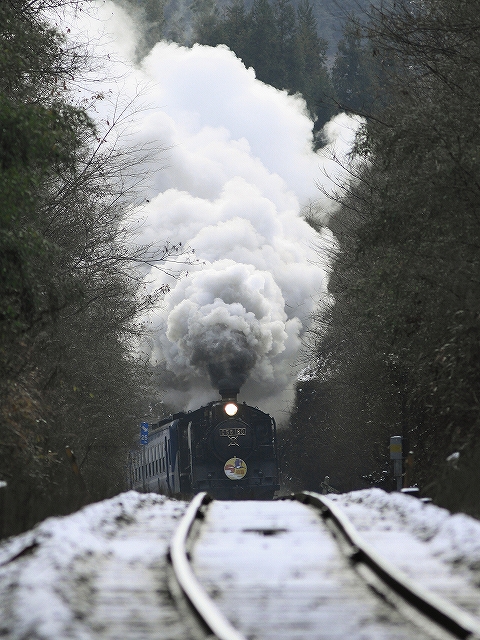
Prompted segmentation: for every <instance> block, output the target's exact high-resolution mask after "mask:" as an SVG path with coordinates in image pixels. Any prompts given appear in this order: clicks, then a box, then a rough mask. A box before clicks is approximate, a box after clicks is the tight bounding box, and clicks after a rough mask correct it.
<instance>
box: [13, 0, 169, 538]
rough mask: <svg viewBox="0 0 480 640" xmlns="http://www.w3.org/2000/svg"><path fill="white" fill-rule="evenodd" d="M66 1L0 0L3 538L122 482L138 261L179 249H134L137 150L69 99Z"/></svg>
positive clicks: (135, 369) (134, 376)
mask: <svg viewBox="0 0 480 640" xmlns="http://www.w3.org/2000/svg"><path fill="white" fill-rule="evenodd" d="M65 4H66V3H65V2H64V1H63V0H11V1H10V0H5V1H4V2H2V3H0V394H1V408H0V480H2V481H6V482H7V484H8V488H7V491H5V490H3V491H2V493H1V495H0V498H2V499H1V500H0V517H1V516H5V514H7V516H6V519H5V520H4V521H3V522H2V523H1V525H0V535H1V534H2V533H3V534H6V533H11V532H15V531H18V530H21V529H23V528H26V527H28V526H30V525H32V524H33V523H34V522H35V521H37V520H38V519H40V518H42V517H44V516H46V515H49V514H52V513H65V512H68V511H71V510H73V509H75V508H77V507H78V505H79V504H80V503H82V502H86V501H88V500H92V499H97V498H101V497H106V496H108V495H111V494H112V493H116V492H117V491H118V490H119V489H121V488H123V486H124V484H123V482H124V469H123V466H124V464H125V459H126V452H127V450H128V448H129V447H130V446H131V443H132V435H133V434H132V428H135V424H136V423H137V422H138V417H139V416H140V415H141V413H142V411H143V410H144V407H143V403H144V398H145V388H146V385H148V377H147V375H146V373H147V372H146V369H145V366H144V365H143V364H142V363H141V362H139V361H138V360H137V359H135V358H134V357H133V356H132V348H131V347H132V343H133V341H134V340H135V339H136V335H137V333H138V330H139V327H138V323H137V318H138V316H139V314H140V313H141V311H142V310H143V309H145V308H146V307H148V306H149V305H150V304H151V303H152V301H153V300H152V298H151V297H145V296H143V297H142V295H141V292H140V291H139V287H138V276H137V274H136V272H135V269H134V267H135V264H136V263H137V262H138V261H142V260H145V259H148V260H161V259H162V257H163V258H164V257H166V256H167V255H168V254H169V253H171V252H172V251H173V252H175V247H164V248H161V250H160V252H157V253H156V252H155V250H154V249H153V248H151V249H149V250H148V249H147V248H140V249H135V250H134V249H132V248H130V244H129V242H128V233H129V232H128V229H126V228H125V226H124V222H123V218H124V214H125V211H126V209H127V208H128V206H129V204H131V202H132V201H131V195H132V194H131V193H130V192H129V190H128V188H127V187H126V185H127V184H131V183H132V180H131V179H130V176H131V174H132V171H134V165H135V157H137V160H140V159H141V158H140V155H139V153H140V152H139V150H137V155H135V153H136V152H135V150H132V149H130V150H127V149H124V150H123V151H122V149H121V148H115V145H111V144H110V143H109V142H108V139H106V138H105V135H106V132H105V131H103V132H100V130H99V128H98V126H97V125H96V124H95V123H93V122H92V120H91V119H90V118H89V116H88V115H87V114H86V112H85V110H84V109H83V108H81V107H80V106H79V105H76V104H75V103H74V102H73V101H72V99H71V95H73V94H72V92H70V91H69V86H70V85H71V83H72V82H75V81H77V80H78V79H79V75H80V74H81V73H82V72H83V71H84V70H85V69H86V65H87V64H88V58H87V57H86V55H85V52H84V50H83V49H82V47H81V46H80V45H78V44H73V43H70V42H69V41H68V40H67V39H66V38H65V37H64V36H63V35H62V34H61V33H60V31H59V30H58V29H57V28H53V27H52V26H51V24H50V22H48V21H47V20H46V18H45V11H46V10H47V9H48V10H49V11H52V10H55V9H56V8H60V7H62V6H65ZM72 5H77V6H78V3H72ZM95 99H101V96H100V95H97V96H96V97H95ZM109 124H110V128H111V127H114V123H109ZM132 165H133V166H132ZM127 174H128V175H127ZM161 293H162V292H158V295H161ZM154 297H155V296H154ZM66 447H70V449H68V450H67V451H68V453H69V456H67V455H66V453H65V452H66ZM71 450H73V452H74V454H75V456H76V458H75V457H72V455H71ZM5 494H6V504H3V508H2V501H3V502H4V501H5Z"/></svg>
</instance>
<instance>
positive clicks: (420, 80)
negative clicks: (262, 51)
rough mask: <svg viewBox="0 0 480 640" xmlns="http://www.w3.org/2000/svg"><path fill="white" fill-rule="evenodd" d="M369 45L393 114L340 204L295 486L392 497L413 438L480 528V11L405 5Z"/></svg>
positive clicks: (380, 117)
mask: <svg viewBox="0 0 480 640" xmlns="http://www.w3.org/2000/svg"><path fill="white" fill-rule="evenodd" d="M359 28H360V27H359ZM364 33H365V35H366V36H367V37H368V38H369V42H370V46H371V50H372V55H374V56H375V57H376V59H377V60H380V61H381V62H382V85H383V90H384V92H385V96H386V98H387V100H386V103H385V105H384V106H380V107H378V108H376V109H375V108H374V109H373V110H372V113H371V114H370V117H368V118H367V121H366V124H365V126H364V127H363V129H362V131H361V133H360V135H359V136H358V139H357V144H356V149H355V154H354V157H353V163H352V166H351V171H352V175H353V178H352V181H351V183H350V184H349V185H348V186H347V185H344V186H342V188H341V189H340V190H339V193H338V194H337V195H338V201H339V208H338V210H337V213H336V214H335V215H334V217H333V218H332V219H331V221H330V227H331V229H332V231H333V232H334V233H335V236H336V238H337V240H338V247H337V249H336V251H335V252H334V261H333V267H332V276H331V281H330V291H331V293H332V296H333V298H334V300H335V304H334V305H332V306H331V308H329V309H327V310H320V311H319V314H318V318H317V323H316V328H315V331H314V332H313V333H312V335H311V341H310V349H313V350H314V351H315V354H316V358H317V360H316V367H313V368H314V370H315V372H314V375H313V376H310V378H309V379H307V378H306V379H305V380H304V381H302V382H301V383H300V384H299V394H298V405H297V410H298V416H297V419H296V423H295V425H294V427H293V429H292V433H291V434H290V440H289V444H290V446H295V447H298V448H297V451H296V453H297V455H296V456H295V464H293V462H292V463H290V465H289V466H290V473H291V474H292V475H293V476H294V475H295V473H296V472H297V470H298V469H301V470H302V471H301V472H300V476H301V479H300V484H302V486H305V485H306V484H309V485H310V486H317V487H318V484H319V482H320V481H321V480H322V476H323V475H325V474H328V475H329V476H330V478H331V483H332V484H333V485H334V486H337V487H338V488H339V489H342V490H345V489H352V488H359V487H360V486H368V485H371V484H378V485H379V486H383V487H386V488H391V487H392V484H391V475H390V462H389V460H388V439H389V436H391V435H396V434H399V435H403V436H404V438H405V439H406V441H407V442H408V444H407V447H408V449H411V450H412V451H413V452H414V455H415V461H416V466H415V480H416V481H417V482H418V484H419V486H420V487H421V489H422V491H423V492H424V493H426V494H427V495H430V496H432V497H433V498H434V499H435V500H437V501H438V503H439V504H441V505H444V506H447V507H449V508H451V509H454V510H467V511H469V512H470V513H472V514H474V515H477V516H479V515H480V510H479V503H478V491H479V489H480V472H479V469H480V464H479V462H480V440H479V436H480V411H479V409H480V405H479V396H478V393H479V392H478V385H479V381H480V378H479V376H480V357H479V356H480V353H479V345H480V307H479V304H480V289H479V286H480V254H479V247H480V244H479V242H480V240H479V238H480V225H479V211H480V187H479V157H478V149H479V148H480V137H479V136H480V128H479V111H478V91H479V85H480V22H479V12H478V3H477V2H467V1H466V0H454V1H453V2H451V1H448V2H447V1H446V0H425V1H422V2H397V3H395V10H391V11H387V10H383V11H375V12H373V13H372V14H371V16H370V19H369V22H368V24H367V26H366V28H365V31H364ZM309 356H310V358H311V351H310V352H309ZM408 449H407V450H408ZM297 476H298V472H297Z"/></svg>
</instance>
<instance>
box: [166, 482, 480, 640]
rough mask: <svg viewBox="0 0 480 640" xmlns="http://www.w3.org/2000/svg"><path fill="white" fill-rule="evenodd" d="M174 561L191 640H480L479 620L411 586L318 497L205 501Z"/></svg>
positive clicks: (201, 498)
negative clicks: (429, 639)
mask: <svg viewBox="0 0 480 640" xmlns="http://www.w3.org/2000/svg"><path fill="white" fill-rule="evenodd" d="M169 558H170V562H171V567H172V574H173V577H172V581H171V582H172V585H173V587H172V588H173V591H174V593H175V597H176V600H177V602H179V603H181V606H183V607H185V616H184V617H185V619H187V613H186V612H187V609H188V611H190V612H192V613H193V615H191V616H190V618H189V619H190V623H189V624H190V635H191V636H192V638H194V637H195V638H197V637H199V638H200V637H212V636H213V637H214V638H218V639H219V640H270V639H272V640H273V639H275V640H310V638H311V639H312V640H313V639H315V640H322V639H324V638H325V640H326V639H327V638H328V640H336V639H337V638H338V639H339V640H340V638H341V639H342V640H344V639H345V638H348V639H349V640H357V639H358V640H367V639H377V638H378V639H381V640H404V639H407V638H408V639H409V640H410V639H411V638H415V639H418V640H423V638H440V639H442V638H469V639H470V640H478V639H479V638H480V620H477V619H476V618H474V617H473V616H471V615H470V614H468V613H466V612H464V611H462V610H460V609H459V608H458V607H456V606H454V605H452V604H451V603H449V602H447V601H445V600H443V599H441V598H440V597H438V596H435V595H433V594H431V593H429V592H427V591H425V590H424V589H423V588H421V587H419V586H418V585H417V584H415V583H414V582H412V581H411V580H409V579H408V578H407V577H406V576H405V575H404V574H403V573H402V572H400V571H399V570H398V569H396V568H395V567H393V566H392V565H391V564H390V563H388V561H387V560H386V559H384V558H381V557H380V556H379V555H378V554H377V553H376V552H375V551H374V550H373V549H372V548H371V547H370V546H369V545H368V544H366V543H365V542H364V541H363V540H362V538H361V536H360V535H359V534H358V532H357V531H356V530H355V528H354V527H353V526H352V524H351V523H350V522H349V521H348V519H347V518H346V517H345V516H344V514H343V513H342V512H341V510H339V509H338V508H337V507H336V505H335V504H334V503H332V502H331V501H329V500H328V499H327V498H325V497H323V496H320V495H317V494H313V493H309V492H303V493H301V494H297V495H295V496H292V497H291V498H290V499H288V500H283V501H275V502H238V503H234V502H217V501H212V500H211V498H210V497H209V496H208V495H207V494H204V493H202V494H198V495H197V496H196V497H195V498H194V500H193V501H192V502H191V504H190V506H189V508H188V510H187V512H186V514H185V516H184V518H183V520H182V521H181V523H180V525H179V527H178V529H177V531H176V533H175V535H174V537H173V539H172V541H171V545H170V549H169Z"/></svg>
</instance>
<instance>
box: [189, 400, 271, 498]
mask: <svg viewBox="0 0 480 640" xmlns="http://www.w3.org/2000/svg"><path fill="white" fill-rule="evenodd" d="M237 393H238V391H237V390H235V389H225V390H221V391H220V394H221V396H222V400H221V401H218V402H211V403H210V404H209V405H207V406H206V407H203V408H202V409H199V410H198V411H197V412H193V414H191V416H190V417H191V420H190V421H189V425H188V434H187V437H188V449H189V453H190V463H191V464H190V480H191V487H192V491H193V493H197V492H199V491H208V493H210V494H211V495H212V497H214V498H216V499H219V500H232V499H271V498H273V495H274V493H275V491H276V490H277V489H278V488H279V485H278V465H277V452H276V427H275V421H274V420H273V418H272V417H271V416H270V415H269V414H267V413H264V412H263V411H260V409H257V408H256V407H251V406H249V405H247V404H245V403H243V404H240V403H238V402H237ZM195 414H197V415H195Z"/></svg>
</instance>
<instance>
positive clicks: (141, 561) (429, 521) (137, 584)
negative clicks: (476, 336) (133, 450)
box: [0, 489, 480, 640]
mask: <svg viewBox="0 0 480 640" xmlns="http://www.w3.org/2000/svg"><path fill="white" fill-rule="evenodd" d="M329 497H330V499H332V500H334V501H335V503H336V504H337V505H338V506H339V507H340V508H341V509H342V510H344V512H345V513H346V515H347V516H348V517H349V518H350V519H351V520H352V522H353V524H354V525H355V526H356V527H357V528H358V529H359V530H360V532H361V534H362V536H363V537H364V538H365V539H366V541H367V542H369V543H370V544H371V545H372V546H373V547H374V548H376V549H377V550H378V551H379V552H380V553H381V554H384V555H385V556H386V557H387V558H388V559H389V560H390V561H391V562H392V563H394V564H396V565H397V566H399V567H400V568H401V569H402V570H403V571H405V573H407V575H409V576H410V577H412V578H414V579H417V580H419V581H420V582H421V583H422V584H423V585H424V586H426V587H428V588H429V589H431V590H432V591H436V592H437V593H440V594H441V595H443V596H444V597H448V598H451V599H452V600H454V601H455V602H456V603H457V604H458V605H459V606H462V607H464V608H466V609H468V610H469V611H471V612H472V613H475V614H477V615H480V597H479V596H480V522H479V521H477V520H474V519H473V518H470V517H468V516H465V515H462V514H455V515H451V514H450V513H449V512H447V511H446V510H444V509H440V508H438V507H435V506H434V505H431V504H423V503H422V502H420V501H419V500H417V499H415V498H412V497H410V496H405V495H402V494H398V493H392V494H387V493H385V492H383V491H381V490H379V489H369V490H364V491H357V492H353V493H348V494H344V495H339V496H329ZM185 506H186V505H185V503H184V502H179V501H175V500H169V499H167V498H165V497H163V496H159V495H156V494H138V493H135V492H133V491H130V492H128V493H124V494H121V495H119V496H117V497H115V498H112V499H111V500H106V501H104V502H100V503H97V504H93V505H89V506H88V507H85V508H84V509H82V510H81V511H79V512H77V513H75V514H73V515H71V516H67V517H63V518H49V519H48V520H46V521H45V522H43V523H41V524H40V525H38V526H37V527H36V528H35V529H33V530H32V531H29V532H27V533H25V534H22V535H20V536H16V537H14V538H11V539H9V540H6V541H4V542H3V544H0V637H2V638H7V639H8V640H21V639H22V640H25V639H27V638H28V639H29V640H30V639H35V640H40V639H41V640H44V639H45V640H47V639H48V640H53V639H55V640H58V639H60V638H61V639H63V638H75V639H77V638H78V639H81V640H84V639H85V640H86V639H93V638H95V639H97V638H101V639H102V640H107V639H108V640H110V639H111V640H118V639H119V638H121V639H122V640H129V639H130V638H132V639H134V638H135V639H136V640H139V639H140V638H142V640H143V639H144V638H145V639H147V638H156V639H159V640H184V638H185V630H184V628H183V626H182V622H181V619H180V618H179V615H178V613H177V611H176V610H175V608H174V607H173V605H172V602H171V599H170V597H169V594H168V589H167V576H166V573H167V571H166V567H167V563H166V557H165V556H166V551H167V546H168V542H169V540H170V537H171V535H172V533H173V531H174V529H175V527H176V525H177V522H178V519H179V517H180V516H181V515H182V513H183V512H184V510H185ZM279 540H281V537H279ZM314 551H315V550H312V552H314ZM284 553H285V554H289V553H290V549H288V548H286V549H285V552H284Z"/></svg>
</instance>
